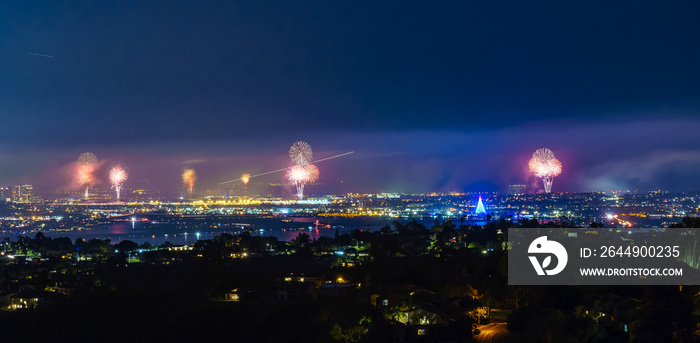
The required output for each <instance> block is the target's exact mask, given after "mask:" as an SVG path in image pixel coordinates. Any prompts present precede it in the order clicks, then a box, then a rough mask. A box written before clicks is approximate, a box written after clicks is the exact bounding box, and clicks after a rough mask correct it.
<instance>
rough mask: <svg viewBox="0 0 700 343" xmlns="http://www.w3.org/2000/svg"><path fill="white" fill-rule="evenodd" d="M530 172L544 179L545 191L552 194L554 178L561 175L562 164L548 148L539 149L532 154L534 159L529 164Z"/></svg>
mask: <svg viewBox="0 0 700 343" xmlns="http://www.w3.org/2000/svg"><path fill="white" fill-rule="evenodd" d="M528 168H529V169H530V172H532V173H533V174H535V176H537V177H539V178H541V179H542V182H543V183H544V191H545V192H546V193H551V192H552V182H553V181H554V178H555V177H557V176H559V174H561V170H562V165H561V162H560V161H559V160H558V159H556V158H555V157H554V153H553V152H552V150H549V149H547V148H542V149H537V150H536V151H535V153H533V154H532V158H531V159H530V161H529V162H528Z"/></svg>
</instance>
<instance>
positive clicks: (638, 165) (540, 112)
mask: <svg viewBox="0 0 700 343" xmlns="http://www.w3.org/2000/svg"><path fill="white" fill-rule="evenodd" d="M699 15H700V3H698V2H696V1H684V2H680V1H679V2H668V1H664V2H659V1H622V2H610V1H586V2H578V3H571V2H566V1H534V2H512V3H510V2H506V3H503V2H501V3H491V2H483V3H480V4H479V3H476V2H466V1H454V2H441V3H439V4H435V3H429V2H412V1H381V2H377V1H316V2H314V1H304V2H301V1H299V2H297V1H274V2H273V1H269V2H268V1H253V2H250V1H247V2H243V1H241V2H234V1H218V2H217V1H209V2H206V3H205V4H202V3H200V2H195V1H171V2H167V4H165V3H162V2H157V4H156V3H151V4H146V2H143V1H102V2H94V1H92V2H88V1H85V2H77V1H76V2H63V3H59V2H54V1H32V2H15V3H14V4H6V3H3V4H0V113H1V115H2V126H3V134H2V137H1V138H0V163H1V165H0V184H11V183H16V182H32V183H35V184H38V185H45V186H46V187H50V186H51V187H53V186H59V185H61V184H63V183H64V181H63V179H62V177H60V176H57V175H55V174H60V173H54V171H56V170H60V169H61V168H62V166H64V165H65V164H67V163H69V162H71V161H72V160H75V158H77V156H78V154H80V153H81V152H83V151H93V152H95V153H96V154H97V155H98V157H100V158H103V159H107V160H120V161H123V162H124V163H127V164H129V168H130V169H131V172H132V176H133V178H132V181H133V182H137V181H138V180H141V181H145V180H158V182H160V184H159V183H158V182H156V181H154V182H155V184H157V185H158V186H159V187H166V188H167V187H171V185H172V184H175V185H174V186H172V187H178V186H179V183H178V181H177V178H178V174H179V172H180V171H181V169H182V167H183V165H191V166H193V167H195V168H197V169H198V170H200V175H201V176H200V180H201V182H202V187H200V188H205V187H207V186H213V185H215V184H217V183H218V182H221V181H225V180H228V179H230V178H232V177H233V178H235V177H238V176H239V175H240V174H241V173H243V172H247V171H250V172H253V173H255V172H260V171H265V170H266V168H270V169H277V168H278V167H279V164H283V165H282V167H285V166H286V165H285V164H286V163H287V161H286V157H285V156H286V150H287V148H288V146H289V145H291V143H293V142H294V141H295V140H299V139H303V140H306V141H308V142H309V143H310V144H311V145H312V146H313V148H314V149H315V151H316V152H317V154H316V156H317V157H324V156H330V155H332V154H334V153H337V152H344V151H350V150H354V151H356V154H354V155H353V156H351V157H348V158H343V159H338V160H334V161H328V162H324V164H323V165H320V166H319V167H320V168H321V181H324V182H326V183H328V184H329V185H332V184H336V183H338V182H339V181H340V180H341V179H342V180H343V181H344V183H343V187H336V188H334V189H333V190H347V191H350V190H357V191H433V190H434V191H452V190H455V191H461V190H465V189H472V188H480V187H482V188H483V187H487V188H488V187H495V188H500V189H503V188H504V186H505V185H507V184H509V183H528V184H533V185H534V184H535V183H534V182H533V181H532V179H528V177H527V175H526V173H525V172H524V170H523V169H524V168H525V165H526V161H527V159H528V157H529V154H531V153H532V151H534V150H535V149H536V148H539V147H542V146H547V147H549V148H550V149H552V150H553V151H554V152H555V154H557V156H558V157H560V159H561V160H562V161H563V162H564V172H563V173H562V175H561V176H560V177H559V178H557V179H556V181H555V186H554V189H555V190H564V191H583V190H605V189H610V188H656V187H661V188H669V189H687V188H691V189H700V180H698V178H697V177H696V175H697V174H698V172H700V138H698V137H699V136H700V135H698V132H700V131H699V130H700V117H699V116H698V114H700V82H698V80H700V64H699V63H698V61H700V46H699V45H698V37H699V34H700V22H699V21H698V20H697V18H698V16H699ZM280 177H281V176H273V177H271V178H270V179H269V180H270V181H274V180H275V178H280ZM173 180H174V181H173ZM490 185H493V186H490ZM533 191H534V189H533Z"/></svg>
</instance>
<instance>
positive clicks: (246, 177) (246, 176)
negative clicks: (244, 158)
mask: <svg viewBox="0 0 700 343" xmlns="http://www.w3.org/2000/svg"><path fill="white" fill-rule="evenodd" d="M249 181H250V174H243V175H241V182H243V184H244V185H247V184H248V182H249Z"/></svg>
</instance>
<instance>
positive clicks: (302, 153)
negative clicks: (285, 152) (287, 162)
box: [289, 141, 314, 166]
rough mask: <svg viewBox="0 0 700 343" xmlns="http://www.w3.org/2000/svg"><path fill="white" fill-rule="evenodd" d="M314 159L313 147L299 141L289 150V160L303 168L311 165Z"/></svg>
mask: <svg viewBox="0 0 700 343" xmlns="http://www.w3.org/2000/svg"><path fill="white" fill-rule="evenodd" d="M313 157H314V154H313V152H312V151H311V146H310V145H309V144H308V143H306V142H304V141H298V142H296V143H294V144H292V147H291V148H289V158H290V159H291V160H292V162H294V163H296V164H299V165H302V166H303V165H306V164H309V162H311V160H312V159H313Z"/></svg>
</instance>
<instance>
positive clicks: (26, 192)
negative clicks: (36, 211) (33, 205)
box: [12, 185, 34, 202]
mask: <svg viewBox="0 0 700 343" xmlns="http://www.w3.org/2000/svg"><path fill="white" fill-rule="evenodd" d="M33 192H34V187H32V185H21V186H15V187H14V190H13V192H12V200H14V201H18V202H30V201H32V193H33Z"/></svg>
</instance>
